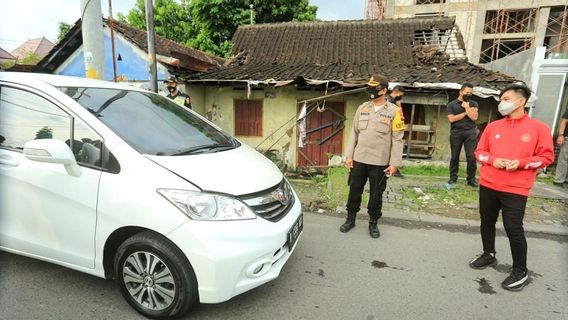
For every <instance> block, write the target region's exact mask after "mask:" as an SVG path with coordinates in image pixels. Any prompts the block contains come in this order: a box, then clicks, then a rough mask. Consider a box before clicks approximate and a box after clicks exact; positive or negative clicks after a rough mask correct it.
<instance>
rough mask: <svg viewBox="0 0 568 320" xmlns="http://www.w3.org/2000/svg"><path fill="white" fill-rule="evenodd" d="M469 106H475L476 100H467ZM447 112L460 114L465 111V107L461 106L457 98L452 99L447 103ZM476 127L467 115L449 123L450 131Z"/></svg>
mask: <svg viewBox="0 0 568 320" xmlns="http://www.w3.org/2000/svg"><path fill="white" fill-rule="evenodd" d="M468 102H469V105H470V107H474V108H477V107H478V105H477V102H476V101H474V100H469V101H468ZM447 109H448V114H453V115H456V114H461V113H464V112H465V108H464V107H462V102H461V101H460V100H459V99H456V100H453V101H451V102H450V103H448V106H447ZM475 128H476V125H475V122H474V121H473V120H471V119H470V118H469V117H468V116H467V115H466V116H465V117H463V119H461V120H458V121H455V122H452V124H451V131H465V130H473V129H475Z"/></svg>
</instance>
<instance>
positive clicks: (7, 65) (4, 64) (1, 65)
mask: <svg viewBox="0 0 568 320" xmlns="http://www.w3.org/2000/svg"><path fill="white" fill-rule="evenodd" d="M14 64H15V62H14V61H4V62H0V70H6V69H10V68H11V67H12V66H13V65H14Z"/></svg>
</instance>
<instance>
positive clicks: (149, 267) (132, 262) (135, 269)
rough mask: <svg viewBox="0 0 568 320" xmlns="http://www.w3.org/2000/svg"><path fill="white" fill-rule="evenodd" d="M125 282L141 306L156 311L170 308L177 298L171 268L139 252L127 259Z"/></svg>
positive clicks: (145, 253)
mask: <svg viewBox="0 0 568 320" xmlns="http://www.w3.org/2000/svg"><path fill="white" fill-rule="evenodd" d="M122 277H123V281H124V284H125V286H126V288H127V289H128V292H129V293H130V295H131V296H132V298H134V300H136V302H138V303H139V304H140V305H142V306H144V307H146V308H148V309H150V310H154V311H159V310H163V309H166V308H167V307H169V306H170V305H171V304H172V302H173V301H174V298H175V288H176V285H175V282H174V279H173V277H172V274H171V272H170V268H168V266H167V265H166V264H165V263H164V261H162V260H161V259H160V258H158V257H157V256H155V255H153V254H152V253H149V252H142V251H138V252H135V253H133V254H131V255H130V256H128V258H126V260H125V261H124V265H123V273H122Z"/></svg>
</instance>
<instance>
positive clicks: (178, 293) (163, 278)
mask: <svg viewBox="0 0 568 320" xmlns="http://www.w3.org/2000/svg"><path fill="white" fill-rule="evenodd" d="M114 274H115V277H116V282H117V284H118V286H119V287H120V291H121V293H122V295H123V296H124V298H125V299H126V301H127V302H128V303H129V304H130V305H131V306H132V307H133V308H134V309H136V311H138V312H139V313H141V314H143V315H144V316H146V317H149V318H154V319H171V318H175V317H178V316H181V315H182V314H184V313H186V312H187V311H188V310H189V308H190V307H191V306H192V305H193V304H194V303H195V302H196V301H197V300H198V291H197V279H196V277H195V272H194V271H193V268H192V267H191V264H190V263H189V261H188V260H187V258H186V256H185V254H184V253H183V252H182V251H181V250H180V249H179V248H178V247H177V246H176V245H175V244H173V243H172V242H171V241H170V240H168V239H167V238H165V237H163V236H161V235H159V234H157V233H155V232H152V231H144V232H141V233H138V234H136V235H134V236H132V237H130V238H128V239H127V240H126V241H124V242H123V243H122V244H121V245H120V246H119V248H118V250H117V252H116V254H115V259H114Z"/></svg>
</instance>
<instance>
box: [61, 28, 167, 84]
mask: <svg viewBox="0 0 568 320" xmlns="http://www.w3.org/2000/svg"><path fill="white" fill-rule="evenodd" d="M114 40H115V41H114V42H115V51H116V58H118V54H120V56H121V58H122V61H117V62H116V74H117V77H118V78H119V81H135V82H144V81H149V80H150V75H149V73H148V55H147V53H146V52H144V51H142V50H141V49H140V48H138V47H137V46H135V45H134V44H132V43H131V42H129V41H128V40H126V39H125V38H124V37H122V36H121V35H120V34H118V33H116V32H115V35H114ZM104 46H105V52H106V53H107V54H106V55H105V64H106V78H105V79H101V80H109V81H112V79H113V66H112V55H111V54H109V53H110V52H112V48H111V46H112V44H111V38H110V31H109V29H108V28H106V27H105V28H104ZM157 67H158V68H157V70H158V79H160V80H163V79H166V78H167V77H168V76H169V72H168V70H167V68H166V67H165V66H164V65H162V64H160V63H158V64H157ZM54 73H55V74H61V75H68V76H75V77H85V62H84V57H83V46H80V47H79V48H78V49H77V50H76V51H75V52H74V53H72V54H71V55H70V56H69V58H67V60H65V61H64V62H63V63H62V64H61V65H60V66H59V67H58V68H57V69H56V70H55V72H54Z"/></svg>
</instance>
